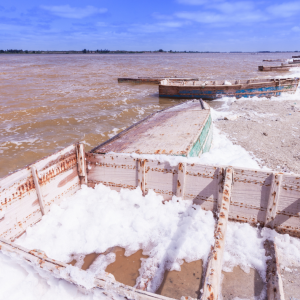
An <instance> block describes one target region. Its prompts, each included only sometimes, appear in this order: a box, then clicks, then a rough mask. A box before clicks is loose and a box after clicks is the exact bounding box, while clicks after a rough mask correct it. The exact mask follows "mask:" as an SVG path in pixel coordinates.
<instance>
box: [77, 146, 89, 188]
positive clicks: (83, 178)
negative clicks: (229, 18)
mask: <svg viewBox="0 0 300 300" xmlns="http://www.w3.org/2000/svg"><path fill="white" fill-rule="evenodd" d="M76 156H77V169H78V176H79V178H80V183H81V184H87V173H86V159H85V151H84V145H83V144H81V143H79V144H77V145H76Z"/></svg>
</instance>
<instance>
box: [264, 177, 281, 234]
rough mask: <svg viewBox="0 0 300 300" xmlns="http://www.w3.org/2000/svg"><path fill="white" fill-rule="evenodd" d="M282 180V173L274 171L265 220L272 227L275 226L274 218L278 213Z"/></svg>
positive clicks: (266, 224)
mask: <svg viewBox="0 0 300 300" xmlns="http://www.w3.org/2000/svg"><path fill="white" fill-rule="evenodd" d="M281 182H282V175H281V174H277V173H273V174H272V184H271V189H270V195H269V200H268V206H267V211H266V221H265V226H267V227H270V228H274V220H275V217H276V213H277V206H278V202H279V193H280V189H281Z"/></svg>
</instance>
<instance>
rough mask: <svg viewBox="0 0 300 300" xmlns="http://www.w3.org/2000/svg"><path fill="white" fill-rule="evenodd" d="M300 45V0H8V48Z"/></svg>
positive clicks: (3, 34) (2, 34) (2, 30)
mask: <svg viewBox="0 0 300 300" xmlns="http://www.w3.org/2000/svg"><path fill="white" fill-rule="evenodd" d="M8 48H9V49H11V48H13V49H24V50H25V49H28V50H38V49H40V50H71V49H74V50H82V49H84V48H86V49H110V50H157V49H160V48H162V49H164V50H197V51H262V50H271V51H276V50H280V51H284V50H300V1H291V2H289V1H286V2H283V1H276V0H273V1H270V0H266V1H226V0H160V1H158V0H151V1H146V0H97V1H96V0H86V1H78V0H73V1H70V0H59V1H58V0H51V1H44V0H40V1H37V0H31V1H24V0H11V1H6V2H4V1H3V0H2V1H0V49H8Z"/></svg>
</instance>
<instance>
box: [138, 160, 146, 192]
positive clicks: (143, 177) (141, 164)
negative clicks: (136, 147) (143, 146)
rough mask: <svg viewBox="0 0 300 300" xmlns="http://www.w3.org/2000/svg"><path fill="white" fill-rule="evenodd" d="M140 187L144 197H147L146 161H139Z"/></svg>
mask: <svg viewBox="0 0 300 300" xmlns="http://www.w3.org/2000/svg"><path fill="white" fill-rule="evenodd" d="M137 164H138V187H140V189H141V190H142V193H143V195H145V188H146V187H145V186H146V172H145V170H146V159H138V160H137Z"/></svg>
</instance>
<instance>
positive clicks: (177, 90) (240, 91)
mask: <svg viewBox="0 0 300 300" xmlns="http://www.w3.org/2000/svg"><path fill="white" fill-rule="evenodd" d="M298 84H299V78H284V79H251V80H235V81H232V80H229V81H192V82H178V81H176V82H175V81H172V80H168V79H165V80H163V81H162V82H161V84H160V85H159V96H160V97H167V98H179V99H184V98H188V99H189V98H190V99H194V98H202V99H204V100H215V99H218V98H221V97H224V96H227V97H236V98H242V97H244V98H250V97H272V96H280V95H281V93H283V92H286V93H292V94H293V93H295V92H296V90H297V87H298Z"/></svg>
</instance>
